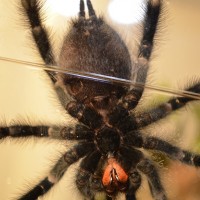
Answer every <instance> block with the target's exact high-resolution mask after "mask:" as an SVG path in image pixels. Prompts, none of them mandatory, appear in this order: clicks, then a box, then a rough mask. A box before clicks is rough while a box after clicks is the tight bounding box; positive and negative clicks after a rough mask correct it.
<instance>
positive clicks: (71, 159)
mask: <svg viewBox="0 0 200 200" xmlns="http://www.w3.org/2000/svg"><path fill="white" fill-rule="evenodd" d="M94 150H95V146H94V144H93V143H89V142H82V143H81V144H79V145H75V146H73V147H72V148H71V149H70V150H69V151H67V152H66V153H65V154H64V155H63V157H62V158H61V159H60V160H59V161H58V162H57V163H56V165H55V166H54V168H53V169H52V171H51V174H52V175H54V176H55V177H56V178H58V180H57V181H59V179H61V178H62V176H63V174H64V173H65V171H66V170H67V169H68V167H69V166H70V165H72V164H73V163H75V162H77V161H78V160H79V159H80V158H82V157H84V156H86V155H87V154H88V153H90V152H93V151H94ZM86 158H87V156H86ZM63 162H64V163H65V165H64V167H63V166H62V170H60V169H59V173H60V171H62V174H56V171H57V169H58V168H60V166H58V165H60V164H63ZM53 185H54V183H53V182H50V181H49V180H48V177H46V178H45V179H44V180H42V181H41V182H40V183H39V184H38V185H36V186H35V187H34V188H33V189H32V190H30V191H28V193H26V194H24V195H23V196H22V197H20V198H19V200H35V199H37V198H38V197H39V196H41V195H44V194H46V193H47V192H48V191H49V189H51V187H52V186H53Z"/></svg>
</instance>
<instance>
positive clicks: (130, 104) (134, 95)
mask: <svg viewBox="0 0 200 200" xmlns="http://www.w3.org/2000/svg"><path fill="white" fill-rule="evenodd" d="M161 2H162V0H156V1H155V0H150V1H148V2H147V7H146V14H145V19H144V23H143V37H142V38H141V42H140V46H139V53H138V58H137V63H136V65H137V68H138V71H137V74H136V83H141V84H145V82H146V78H147V72H148V70H149V64H148V62H149V60H150V57H151V53H152V49H153V47H154V39H155V34H156V31H157V28H158V24H159V18H160V14H161V11H162V5H161ZM143 91H144V87H143V86H141V87H134V88H133V89H131V90H130V91H129V92H128V93H127V94H126V95H125V96H124V97H123V98H122V105H123V106H124V107H126V108H127V109H129V110H131V109H133V108H135V107H136V106H137V104H138V102H139V100H140V98H141V96H142V94H143Z"/></svg>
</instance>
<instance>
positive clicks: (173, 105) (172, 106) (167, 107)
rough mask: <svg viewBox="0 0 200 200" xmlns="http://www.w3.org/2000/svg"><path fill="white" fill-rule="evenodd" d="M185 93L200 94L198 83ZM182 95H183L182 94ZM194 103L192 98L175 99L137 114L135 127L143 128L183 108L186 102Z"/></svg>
mask: <svg viewBox="0 0 200 200" xmlns="http://www.w3.org/2000/svg"><path fill="white" fill-rule="evenodd" d="M186 91H188V92H195V93H198V94H199V93H200V83H197V84H195V85H194V86H192V87H190V88H188V89H187V90H186ZM183 95H184V93H183ZM191 101H195V99H194V98H192V97H187V96H185V97H184V96H183V97H177V98H173V99H171V100H169V101H168V102H167V103H164V104H161V105H160V106H158V107H157V108H154V109H152V110H150V111H148V112H144V113H139V115H138V116H135V123H136V126H137V127H140V128H142V127H144V126H147V125H149V124H151V123H153V122H156V121H158V120H160V119H162V118H164V117H166V116H167V115H169V114H170V113H171V112H172V111H175V110H177V109H180V108H182V107H184V106H185V105H186V104H187V103H188V102H191Z"/></svg>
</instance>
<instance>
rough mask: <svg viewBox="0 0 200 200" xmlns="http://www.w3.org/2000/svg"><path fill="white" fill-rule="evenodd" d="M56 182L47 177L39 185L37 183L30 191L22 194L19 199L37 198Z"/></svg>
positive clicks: (30, 199)
mask: <svg viewBox="0 0 200 200" xmlns="http://www.w3.org/2000/svg"><path fill="white" fill-rule="evenodd" d="M53 184H54V183H52V182H51V181H49V180H48V178H45V179H44V180H42V181H41V182H40V183H39V184H38V185H36V186H35V187H34V188H33V189H32V190H31V191H30V192H29V193H27V194H25V195H24V196H22V197H21V198H20V199H19V200H35V199H37V198H38V197H39V196H41V195H43V194H45V193H47V192H48V191H49V189H51V187H52V186H53Z"/></svg>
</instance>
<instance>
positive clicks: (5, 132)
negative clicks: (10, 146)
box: [0, 125, 49, 139]
mask: <svg viewBox="0 0 200 200" xmlns="http://www.w3.org/2000/svg"><path fill="white" fill-rule="evenodd" d="M48 129H49V127H47V126H20V125H19V126H9V127H2V128H0V139H2V138H5V137H7V136H11V137H26V136H31V135H34V136H36V137H46V136H48Z"/></svg>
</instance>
